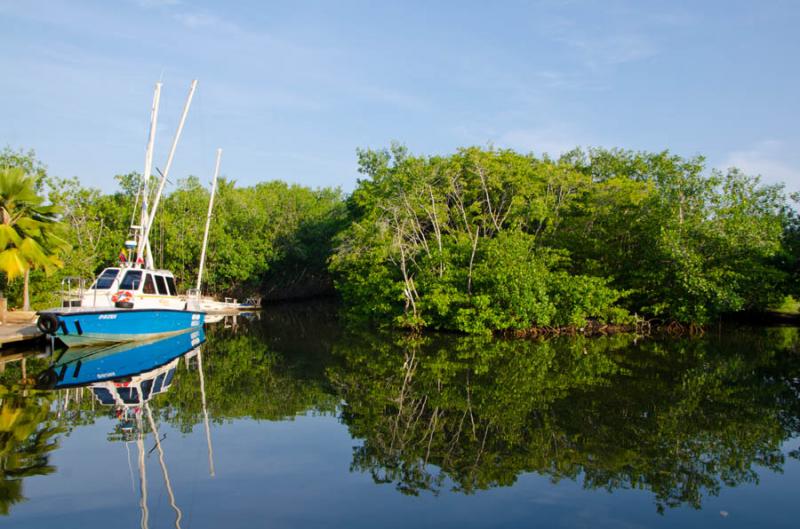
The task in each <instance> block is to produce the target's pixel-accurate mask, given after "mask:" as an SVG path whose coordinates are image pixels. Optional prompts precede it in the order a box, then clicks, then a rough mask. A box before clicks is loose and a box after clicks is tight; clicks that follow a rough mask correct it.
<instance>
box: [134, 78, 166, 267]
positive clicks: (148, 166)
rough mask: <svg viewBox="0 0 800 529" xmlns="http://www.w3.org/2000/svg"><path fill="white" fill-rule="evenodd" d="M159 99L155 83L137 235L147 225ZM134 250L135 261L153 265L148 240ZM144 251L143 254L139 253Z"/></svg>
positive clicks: (159, 95) (157, 85)
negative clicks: (148, 197)
mask: <svg viewBox="0 0 800 529" xmlns="http://www.w3.org/2000/svg"><path fill="white" fill-rule="evenodd" d="M160 101H161V83H160V82H159V83H156V89H155V92H154V93H153V107H152V109H151V110H150V136H149V137H148V139H147V150H146V151H145V154H144V174H143V175H142V190H141V193H142V215H141V218H140V220H139V230H140V231H139V237H142V236H143V235H144V230H145V226H146V225H147V220H148V211H147V195H148V191H149V190H150V176H151V175H152V173H153V144H154V143H155V140H156V125H157V123H158V107H159V103H160ZM137 250H138V251H137V252H136V262H140V261H139V260H140V259H142V261H144V262H145V266H146V267H147V268H152V267H153V255H152V253H151V251H150V242H149V241H147V242H146V243H145V245H144V246H142V244H141V240H140V242H139V244H138V248H137ZM141 252H143V253H144V256H143V255H142V254H141Z"/></svg>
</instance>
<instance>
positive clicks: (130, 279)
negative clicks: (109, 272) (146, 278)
mask: <svg viewBox="0 0 800 529" xmlns="http://www.w3.org/2000/svg"><path fill="white" fill-rule="evenodd" d="M141 283H142V271H141V270H128V272H127V273H126V274H125V277H123V278H122V282H121V283H120V284H119V289H120V290H137V289H138V288H139V285H140V284H141Z"/></svg>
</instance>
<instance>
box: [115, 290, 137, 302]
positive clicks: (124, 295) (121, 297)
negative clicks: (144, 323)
mask: <svg viewBox="0 0 800 529" xmlns="http://www.w3.org/2000/svg"><path fill="white" fill-rule="evenodd" d="M111 301H113V302H114V303H118V302H126V301H133V292H131V291H130V290H118V291H117V292H116V293H115V294H114V295H113V296H111Z"/></svg>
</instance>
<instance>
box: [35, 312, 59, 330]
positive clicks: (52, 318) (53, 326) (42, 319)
mask: <svg viewBox="0 0 800 529" xmlns="http://www.w3.org/2000/svg"><path fill="white" fill-rule="evenodd" d="M58 323H59V322H58V316H56V315H55V314H53V313H51V312H45V313H43V314H40V315H39V319H38V320H36V327H38V328H39V330H40V331H42V332H43V333H45V334H55V333H56V330H58Z"/></svg>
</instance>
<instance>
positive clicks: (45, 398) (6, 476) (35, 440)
mask: <svg viewBox="0 0 800 529" xmlns="http://www.w3.org/2000/svg"><path fill="white" fill-rule="evenodd" d="M5 374H6V373H4V375H5ZM7 378H8V377H5V376H4V377H3V381H2V382H0V514H2V515H7V514H8V513H9V511H10V509H11V506H12V505H14V504H16V503H20V502H22V501H25V496H24V494H23V491H22V485H23V480H24V479H25V478H27V477H31V476H41V475H45V474H50V473H52V472H54V471H55V467H53V466H51V465H50V462H49V455H50V453H51V452H52V451H53V450H55V449H56V448H57V447H58V441H57V440H56V436H57V435H58V434H59V433H61V432H62V431H64V429H63V426H62V425H61V424H60V421H57V420H55V418H53V417H52V416H51V413H50V404H51V403H52V401H53V395H52V394H46V393H42V392H38V391H33V390H30V389H23V388H21V387H20V386H19V385H17V384H14V383H11V382H9V383H6V379H7Z"/></svg>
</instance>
